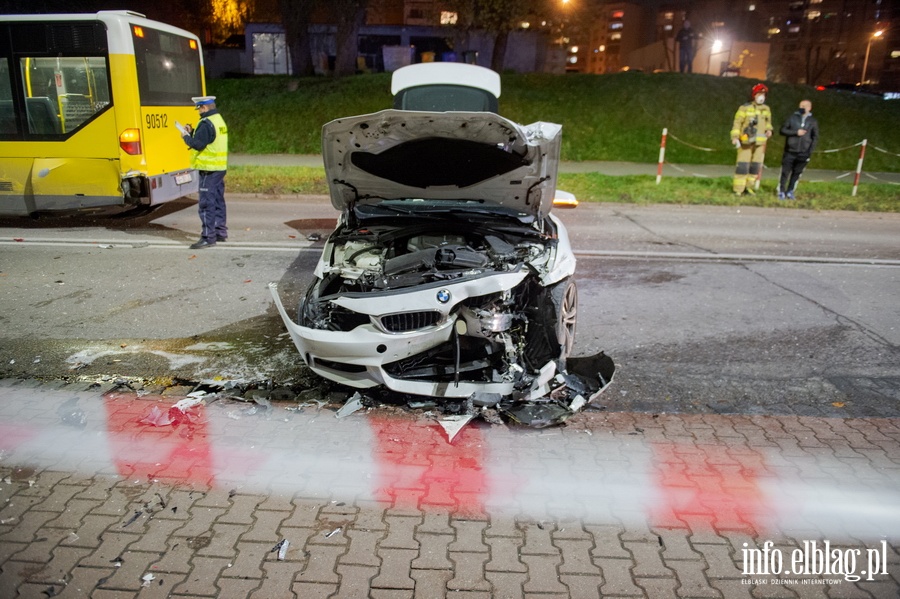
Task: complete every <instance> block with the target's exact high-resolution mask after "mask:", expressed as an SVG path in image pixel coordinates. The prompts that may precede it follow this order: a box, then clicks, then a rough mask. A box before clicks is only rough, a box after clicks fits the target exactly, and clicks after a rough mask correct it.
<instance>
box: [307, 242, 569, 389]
mask: <svg viewBox="0 0 900 599" xmlns="http://www.w3.org/2000/svg"><path fill="white" fill-rule="evenodd" d="M513 229H514V230H513V232H511V233H508V234H506V235H505V236H504V238H501V237H500V236H499V235H498V234H497V233H496V227H495V228H494V229H493V230H492V232H490V233H484V234H482V233H481V232H479V231H478V230H477V229H473V230H472V231H467V232H466V233H460V232H451V231H447V230H434V229H433V228H432V229H430V230H422V229H421V228H418V227H409V228H405V229H403V230H402V233H403V234H400V232H399V231H398V229H395V228H394V229H389V230H386V231H384V232H383V234H381V235H379V232H378V231H377V230H372V229H368V228H367V229H362V230H356V231H352V232H349V233H348V232H337V233H335V234H333V235H332V238H331V239H330V243H331V244H332V251H331V254H330V258H329V260H328V265H327V266H326V267H325V268H324V270H323V272H322V280H321V281H320V282H318V283H314V284H313V285H312V286H311V287H310V289H309V292H308V293H307V296H306V298H305V299H304V300H303V301H302V302H301V304H300V311H299V312H300V315H299V316H300V317H299V323H300V324H301V325H303V326H308V327H311V328H316V329H323V330H332V331H350V330H353V329H354V328H355V327H357V326H360V325H364V324H374V326H377V327H378V328H380V329H382V330H384V331H385V332H388V333H403V332H407V331H411V330H420V329H424V328H427V327H436V326H440V325H441V324H444V323H446V322H447V320H452V321H453V329H452V334H451V335H450V339H449V340H448V341H446V342H444V343H441V344H439V345H437V346H435V347H433V348H432V349H430V350H428V351H426V352H423V353H421V354H417V355H415V356H412V357H409V358H405V359H402V360H399V361H397V362H394V363H392V364H386V365H385V366H384V368H385V370H386V371H388V372H389V373H390V374H391V375H392V376H395V377H397V378H404V379H417V378H422V379H428V380H446V381H448V382H449V381H459V380H468V381H479V382H500V381H504V382H512V381H514V380H518V379H520V378H521V377H523V375H525V374H526V373H527V372H529V371H530V372H533V371H535V370H536V369H538V368H540V367H541V366H543V365H544V364H545V363H546V362H547V361H548V360H553V359H556V358H559V357H560V346H559V341H558V339H557V334H556V323H557V320H556V318H557V312H558V310H557V309H556V307H555V306H554V302H553V300H552V298H551V292H550V290H549V289H547V288H545V287H544V286H542V285H541V284H540V283H539V278H540V276H541V274H542V273H543V271H544V270H545V269H546V268H547V267H548V265H549V263H550V261H551V258H552V254H553V251H554V249H555V239H554V238H553V237H549V238H548V237H546V236H544V235H542V234H540V233H538V232H537V231H536V230H535V229H533V228H530V227H514V228H513ZM521 269H526V270H527V271H528V275H527V276H525V277H524V278H523V280H522V282H521V283H520V284H518V285H517V286H516V287H515V288H513V289H508V290H505V291H502V292H499V293H490V294H487V295H480V296H477V297H469V298H466V299H465V300H463V301H461V302H459V303H458V304H457V305H455V306H454V307H453V310H452V311H451V312H450V313H449V314H443V313H441V312H438V311H428V312H409V313H404V312H403V308H404V306H402V305H395V306H394V307H395V309H396V311H397V314H390V315H369V314H360V313H356V312H353V311H351V310H347V309H346V308H343V307H341V306H339V305H337V304H336V303H335V302H334V301H332V300H333V299H335V298H338V297H341V296H345V295H347V294H359V293H367V294H369V293H373V294H378V293H392V292H393V291H394V290H398V289H403V288H410V287H414V286H417V285H427V284H432V283H438V284H439V283H440V282H447V283H450V282H454V281H459V280H464V279H466V278H477V277H483V276H490V275H491V274H493V273H502V272H519V271H520V270H521ZM397 297H398V301H401V302H402V299H399V298H401V297H402V296H397ZM526 378H527V377H526Z"/></svg>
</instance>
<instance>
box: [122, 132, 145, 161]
mask: <svg viewBox="0 0 900 599" xmlns="http://www.w3.org/2000/svg"><path fill="white" fill-rule="evenodd" d="M119 147H121V148H122V150H124V151H125V153H126V154H131V155H132V156H136V155H138V154H140V153H141V130H140V129H125V130H124V131H122V134H121V135H120V136H119Z"/></svg>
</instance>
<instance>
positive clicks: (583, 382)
mask: <svg viewBox="0 0 900 599" xmlns="http://www.w3.org/2000/svg"><path fill="white" fill-rule="evenodd" d="M510 283H511V284H514V282H513V281H510ZM269 291H270V293H271V295H272V299H273V301H274V302H275V307H276V308H277V310H278V313H279V314H280V315H281V318H282V320H283V321H284V324H285V326H286V327H287V330H288V333H289V335H290V337H291V340H292V341H293V342H294V345H295V346H296V347H297V349H298V350H299V352H300V355H301V357H302V358H303V361H304V362H305V363H306V365H307V366H308V367H309V368H310V369H311V370H312V371H313V372H315V373H316V374H318V375H320V376H322V377H324V378H327V379H330V380H333V381H335V382H338V383H341V384H344V385H347V386H350V387H355V388H360V389H366V388H372V387H378V386H384V387H386V388H387V389H389V390H391V391H394V392H396V393H400V394H407V395H413V396H424V397H431V398H443V399H445V400H454V399H455V400H457V401H456V402H455V403H456V404H457V405H460V404H459V400H466V401H465V408H464V410H465V412H466V413H468V414H470V415H473V416H477V415H479V412H482V413H485V414H486V413H487V412H488V411H496V412H498V413H502V414H506V415H507V416H508V417H509V418H511V419H512V420H514V421H516V422H518V423H520V424H525V425H528V426H532V427H535V428H542V427H544V426H550V425H554V424H559V423H561V422H563V421H565V420H566V419H567V418H568V417H569V416H571V415H572V414H574V413H577V412H578V411H579V410H581V409H582V408H583V407H584V406H585V405H587V404H589V403H591V402H592V401H594V400H595V399H596V398H597V397H598V396H599V395H600V394H601V393H602V392H603V391H604V390H605V389H606V388H607V387H608V386H609V384H610V383H611V382H612V380H613V377H614V374H615V369H616V367H615V364H614V362H613V360H612V359H611V358H610V357H609V356H607V355H606V354H605V353H603V352H601V353H599V354H596V355H593V356H588V357H577V358H569V359H568V360H565V361H562V360H553V361H549V362H547V363H546V364H545V365H544V366H543V368H541V369H540V370H539V372H537V373H536V374H534V375H532V376H523V377H521V378H517V379H515V380H503V381H499V382H497V381H495V382H486V381H478V382H473V381H466V380H457V381H451V382H447V381H433V380H409V379H402V378H397V377H395V376H391V375H390V374H389V373H388V372H387V371H386V370H385V368H384V366H385V365H386V364H389V363H391V362H395V361H397V360H398V359H402V358H405V357H409V356H417V355H419V354H422V353H424V352H427V351H428V350H430V349H432V348H435V347H437V346H439V345H441V344H444V343H448V342H450V341H451V340H452V337H453V336H454V335H455V334H456V332H455V328H454V324H455V322H456V321H455V319H454V318H452V317H448V318H446V319H444V320H442V321H441V322H439V323H438V324H437V325H435V326H433V327H429V328H428V329H426V330H420V331H411V332H406V333H402V334H396V333H385V332H383V331H381V330H379V329H377V328H376V327H375V326H374V325H372V324H365V325H361V326H358V327H356V328H355V329H353V330H352V331H330V330H327V331H326V330H318V329H313V328H310V327H304V326H301V325H299V324H297V323H296V322H294V320H293V319H292V318H291V317H290V316H289V315H288V313H287V310H286V309H285V307H284V304H283V302H282V300H281V297H280V295H279V293H278V284H277V283H274V282H273V283H269ZM408 299H409V297H408V296H407V297H406V298H405V300H408Z"/></svg>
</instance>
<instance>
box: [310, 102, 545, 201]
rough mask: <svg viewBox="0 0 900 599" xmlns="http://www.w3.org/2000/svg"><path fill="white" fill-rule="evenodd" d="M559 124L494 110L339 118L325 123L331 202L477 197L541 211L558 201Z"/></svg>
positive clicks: (324, 147)
mask: <svg viewBox="0 0 900 599" xmlns="http://www.w3.org/2000/svg"><path fill="white" fill-rule="evenodd" d="M561 129H562V127H561V126H560V125H557V124H554V123H543V122H537V123H532V124H531V125H519V124H517V123H514V122H513V121H510V120H508V119H505V118H503V117H501V116H499V115H497V114H494V113H490V112H414V111H407V110H383V111H381V112H377V113H374V114H365V115H360V116H352V117H347V118H342V119H337V120H334V121H331V122H330V123H327V124H326V125H325V126H324V127H323V128H322V156H323V159H324V162H325V173H326V176H327V177H328V185H329V189H330V192H331V203H332V204H333V205H334V207H335V208H337V209H338V210H342V211H343V210H346V209H348V208H351V207H352V206H353V205H354V203H356V202H372V203H377V202H380V201H381V200H382V199H397V198H426V199H450V200H452V199H465V200H473V199H474V200H486V201H489V202H494V203H496V204H501V205H503V206H506V207H509V208H514V209H517V210H520V211H523V212H527V213H530V214H533V215H535V216H538V217H543V216H544V215H546V214H547V213H548V212H549V211H550V208H551V207H552V205H553V194H554V191H555V189H556V171H557V167H558V165H559V149H560V132H561Z"/></svg>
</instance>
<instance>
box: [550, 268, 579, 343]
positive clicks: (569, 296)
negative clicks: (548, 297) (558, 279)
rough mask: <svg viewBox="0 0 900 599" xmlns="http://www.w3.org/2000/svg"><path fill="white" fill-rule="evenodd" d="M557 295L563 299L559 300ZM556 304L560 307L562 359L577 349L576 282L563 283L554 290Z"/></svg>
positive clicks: (557, 323) (559, 332)
mask: <svg viewBox="0 0 900 599" xmlns="http://www.w3.org/2000/svg"><path fill="white" fill-rule="evenodd" d="M557 293H559V294H560V296H561V297H559V298H558V300H557V297H556V295H557ZM553 295H554V298H553V299H554V302H553V303H554V304H556V305H557V306H558V309H557V313H556V314H557V317H556V338H557V339H558V340H559V345H560V350H561V354H560V357H561V358H567V357H569V355H570V354H571V353H572V349H573V348H574V347H575V324H576V321H577V320H578V289H577V288H576V287H575V281H572V280H567V281H563V282H562V283H560V284H559V285H557V286H556V287H555V288H554V289H553Z"/></svg>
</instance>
